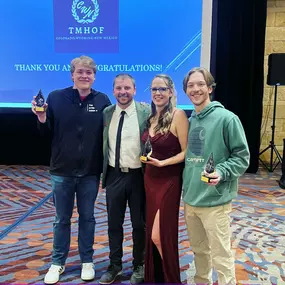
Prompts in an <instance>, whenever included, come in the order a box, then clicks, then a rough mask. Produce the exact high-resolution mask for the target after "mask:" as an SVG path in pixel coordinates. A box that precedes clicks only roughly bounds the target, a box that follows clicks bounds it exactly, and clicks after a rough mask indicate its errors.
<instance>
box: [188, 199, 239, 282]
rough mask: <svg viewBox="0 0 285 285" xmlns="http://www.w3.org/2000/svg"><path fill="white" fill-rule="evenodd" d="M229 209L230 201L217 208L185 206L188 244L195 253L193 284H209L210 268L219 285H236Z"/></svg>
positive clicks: (230, 206) (210, 277)
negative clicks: (215, 273)
mask: <svg viewBox="0 0 285 285" xmlns="http://www.w3.org/2000/svg"><path fill="white" fill-rule="evenodd" d="M231 209H232V204H231V203H229V204H225V205H222V206H216V207H192V206H190V205H187V204H185V206H184V215H185V221H186V224H187V231H188V236H189V239H190V245H191V246H192V250H193V252H194V254H195V259H194V261H195V267H196V275H195V277H194V280H195V283H196V284H212V276H211V275H212V268H214V269H215V270H216V271H217V274H218V283H219V285H225V284H236V279H235V263H234V256H233V253H232V250H231V230H230V216H229V214H230V212H231Z"/></svg>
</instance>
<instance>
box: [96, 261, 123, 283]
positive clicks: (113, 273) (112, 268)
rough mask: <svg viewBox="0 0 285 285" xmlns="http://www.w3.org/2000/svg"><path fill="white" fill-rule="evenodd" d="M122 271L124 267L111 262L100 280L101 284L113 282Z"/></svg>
mask: <svg viewBox="0 0 285 285" xmlns="http://www.w3.org/2000/svg"><path fill="white" fill-rule="evenodd" d="M121 273H122V267H121V266H118V265H115V264H110V265H109V266H108V269H107V272H105V273H104V274H103V275H102V277H101V278H100V280H99V283H100V284H111V283H113V282H114V281H115V280H116V278H117V276H118V275H120V274H121Z"/></svg>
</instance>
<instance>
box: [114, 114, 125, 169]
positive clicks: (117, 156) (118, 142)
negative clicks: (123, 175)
mask: <svg viewBox="0 0 285 285" xmlns="http://www.w3.org/2000/svg"><path fill="white" fill-rule="evenodd" d="M125 114H126V112H125V111H122V112H121V117H120V121H119V126H118V131H117V139H116V153H115V170H116V171H119V170H120V148H121V137H122V128H123V123H124V117H125Z"/></svg>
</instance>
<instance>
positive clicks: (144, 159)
mask: <svg viewBox="0 0 285 285" xmlns="http://www.w3.org/2000/svg"><path fill="white" fill-rule="evenodd" d="M140 159H141V161H148V160H149V159H148V157H147V156H145V155H142V156H141V157H140Z"/></svg>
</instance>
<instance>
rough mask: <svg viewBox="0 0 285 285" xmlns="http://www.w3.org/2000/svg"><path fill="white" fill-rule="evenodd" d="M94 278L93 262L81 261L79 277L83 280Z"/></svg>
mask: <svg viewBox="0 0 285 285" xmlns="http://www.w3.org/2000/svg"><path fill="white" fill-rule="evenodd" d="M94 278H95V270H94V264H93V263H92V262H89V263H82V270H81V279H82V280H83V281H90V280H93V279H94Z"/></svg>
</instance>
